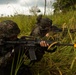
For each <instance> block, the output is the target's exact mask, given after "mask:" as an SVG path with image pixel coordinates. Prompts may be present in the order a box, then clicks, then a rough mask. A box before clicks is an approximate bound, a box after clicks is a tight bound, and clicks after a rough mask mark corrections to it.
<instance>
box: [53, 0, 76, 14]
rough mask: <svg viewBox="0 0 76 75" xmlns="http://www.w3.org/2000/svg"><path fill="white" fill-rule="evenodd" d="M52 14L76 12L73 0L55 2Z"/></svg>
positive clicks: (75, 4) (75, 2)
mask: <svg viewBox="0 0 76 75" xmlns="http://www.w3.org/2000/svg"><path fill="white" fill-rule="evenodd" d="M53 6H54V9H55V10H54V12H55V13H57V12H60V11H62V12H67V11H69V10H76V1H75V0H56V2H54V3H53Z"/></svg>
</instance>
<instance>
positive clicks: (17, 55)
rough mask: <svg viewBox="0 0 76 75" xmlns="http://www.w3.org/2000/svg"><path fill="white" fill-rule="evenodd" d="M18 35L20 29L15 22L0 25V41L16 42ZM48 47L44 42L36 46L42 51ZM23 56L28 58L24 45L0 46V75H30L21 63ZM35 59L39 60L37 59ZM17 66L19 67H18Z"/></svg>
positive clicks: (5, 22)
mask: <svg viewBox="0 0 76 75" xmlns="http://www.w3.org/2000/svg"><path fill="white" fill-rule="evenodd" d="M19 33H20V29H19V27H18V25H17V24H16V23H15V22H13V21H11V20H5V21H2V22H1V23H0V39H1V40H5V41H7V40H10V41H14V40H15V41H18V40H19V38H18V37H17V36H18V34H19ZM48 45H49V44H48V43H46V42H45V41H41V42H40V44H39V45H38V46H39V47H40V48H42V49H43V48H44V47H47V46H48ZM25 52H26V53H25ZM24 54H26V55H27V56H28V52H27V50H26V48H25V47H24V44H19V43H18V44H13V45H10V44H4V45H0V75H10V74H11V75H32V73H31V71H30V69H29V67H28V66H26V65H25V64H24V62H23V59H24ZM5 59H6V61H5ZM37 59H40V58H39V57H37ZM21 61H22V62H21ZM18 64H20V65H19V66H18Z"/></svg>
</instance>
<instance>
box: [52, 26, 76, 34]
mask: <svg viewBox="0 0 76 75" xmlns="http://www.w3.org/2000/svg"><path fill="white" fill-rule="evenodd" d="M51 30H52V31H54V32H68V30H69V31H70V33H75V32H76V29H67V28H58V27H56V26H52V27H51Z"/></svg>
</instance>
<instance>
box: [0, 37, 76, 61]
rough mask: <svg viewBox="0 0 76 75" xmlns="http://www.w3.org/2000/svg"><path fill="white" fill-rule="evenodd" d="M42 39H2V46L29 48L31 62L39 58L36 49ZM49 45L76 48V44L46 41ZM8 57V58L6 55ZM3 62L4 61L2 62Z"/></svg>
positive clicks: (0, 44)
mask: <svg viewBox="0 0 76 75" xmlns="http://www.w3.org/2000/svg"><path fill="white" fill-rule="evenodd" d="M40 41H41V40H40V39H37V38H34V37H30V36H25V37H22V38H21V39H20V40H18V41H9V40H2V39H0V46H3V45H7V44H9V45H14V44H24V46H25V47H28V48H29V56H30V60H37V57H36V55H35V49H34V48H35V47H36V46H37V45H38V44H40ZM45 41H46V42H47V43H48V44H50V46H53V45H56V46H74V47H76V44H71V43H68V44H62V43H59V42H55V41H50V40H45ZM6 57H8V56H7V55H6ZM0 62H2V61H0Z"/></svg>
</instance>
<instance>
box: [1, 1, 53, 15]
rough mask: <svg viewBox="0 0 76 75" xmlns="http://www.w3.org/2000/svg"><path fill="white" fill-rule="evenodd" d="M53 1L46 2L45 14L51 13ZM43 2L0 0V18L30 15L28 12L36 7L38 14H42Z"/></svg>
mask: <svg viewBox="0 0 76 75" xmlns="http://www.w3.org/2000/svg"><path fill="white" fill-rule="evenodd" d="M53 2H54V0H47V8H46V12H47V13H46V14H49V13H50V12H51V13H52V11H53V7H52V3H53ZM44 4H45V0H0V16H7V15H14V14H25V15H30V14H31V13H30V12H29V10H30V9H31V8H32V7H35V6H37V8H38V9H40V11H41V12H40V14H43V13H44Z"/></svg>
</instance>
